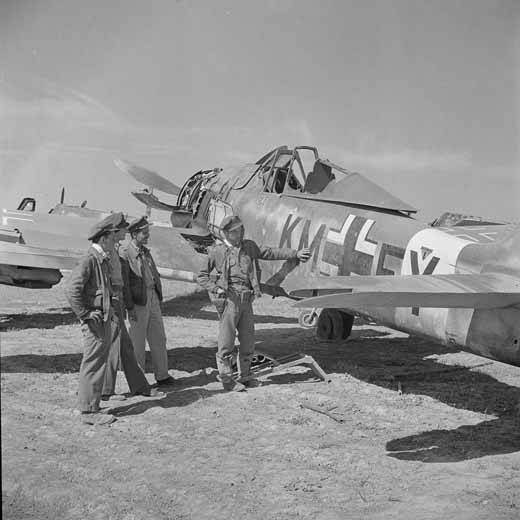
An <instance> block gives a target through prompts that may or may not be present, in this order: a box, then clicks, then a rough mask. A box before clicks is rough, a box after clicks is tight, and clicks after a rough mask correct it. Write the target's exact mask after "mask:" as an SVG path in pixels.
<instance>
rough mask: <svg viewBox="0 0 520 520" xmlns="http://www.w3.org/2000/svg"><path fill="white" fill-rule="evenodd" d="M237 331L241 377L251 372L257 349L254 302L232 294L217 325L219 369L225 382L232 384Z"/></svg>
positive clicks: (238, 361) (238, 363)
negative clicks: (244, 300) (243, 300)
mask: <svg viewBox="0 0 520 520" xmlns="http://www.w3.org/2000/svg"><path fill="white" fill-rule="evenodd" d="M237 331H238V341H239V342H240V346H239V347H238V355H237V365H238V377H239V378H241V377H246V376H248V375H249V371H250V368H251V360H252V359H253V355H254V352H255V325H254V318H253V306H252V303H251V302H250V301H249V302H242V301H241V300H240V298H239V297H238V298H237V297H236V296H234V295H230V296H229V297H228V298H227V300H226V305H225V307H224V310H223V312H222V314H221V315H220V322H219V327H218V347H217V355H216V358H217V368H218V371H219V375H220V379H221V381H222V383H223V384H226V383H231V382H232V377H233V354H234V352H235V338H236V335H237Z"/></svg>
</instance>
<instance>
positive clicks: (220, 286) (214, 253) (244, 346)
mask: <svg viewBox="0 0 520 520" xmlns="http://www.w3.org/2000/svg"><path fill="white" fill-rule="evenodd" d="M221 229H222V232H223V234H224V242H223V243H221V244H217V245H216V246H214V247H213V248H211V249H210V250H209V251H208V262H207V265H206V266H205V267H203V268H202V270H201V271H200V273H199V276H198V282H199V284H200V285H202V287H204V288H205V289H207V290H208V291H209V293H210V298H211V299H212V300H213V301H214V302H215V304H216V306H217V310H218V312H219V316H220V322H219V333H218V351H217V368H218V371H219V375H220V380H221V382H222V386H223V387H224V390H234V391H242V390H245V387H246V386H248V387H251V386H257V384H258V383H257V381H256V380H255V379H250V378H248V376H249V375H250V369H251V360H252V358H253V354H254V350H255V329H254V321H253V307H252V303H253V299H254V298H255V297H257V298H258V297H260V296H261V295H262V293H261V292H260V267H259V265H258V260H288V259H290V258H295V259H296V258H297V259H298V260H299V261H301V262H306V261H307V260H308V259H309V258H310V256H311V253H310V251H309V249H307V248H305V249H301V250H300V251H296V250H295V249H281V248H271V247H263V246H258V245H257V244H256V243H255V242H253V241H252V240H244V226H243V225H242V222H241V220H240V219H239V218H238V217H237V216H228V217H225V218H224V220H223V221H222V224H221ZM213 270H215V271H216V272H217V279H216V280H212V278H211V277H210V275H211V273H212V271H213ZM237 330H238V340H239V341H240V348H239V349H238V358H237V363H238V379H237V380H235V379H233V367H232V359H233V352H234V350H235V337H236V331H237Z"/></svg>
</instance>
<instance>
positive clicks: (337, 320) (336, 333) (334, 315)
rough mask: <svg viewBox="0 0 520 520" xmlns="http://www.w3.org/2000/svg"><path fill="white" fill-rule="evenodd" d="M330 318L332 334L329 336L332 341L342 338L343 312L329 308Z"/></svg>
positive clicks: (343, 328)
mask: <svg viewBox="0 0 520 520" xmlns="http://www.w3.org/2000/svg"><path fill="white" fill-rule="evenodd" d="M329 314H330V319H331V321H332V334H331V338H330V339H332V340H333V341H340V340H342V339H345V338H344V330H345V327H344V325H343V313H342V312H341V311H338V310H336V309H330V310H329Z"/></svg>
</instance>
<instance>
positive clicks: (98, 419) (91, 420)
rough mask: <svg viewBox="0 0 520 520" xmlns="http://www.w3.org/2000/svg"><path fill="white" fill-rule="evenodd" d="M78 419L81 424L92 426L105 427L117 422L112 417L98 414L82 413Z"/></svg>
mask: <svg viewBox="0 0 520 520" xmlns="http://www.w3.org/2000/svg"><path fill="white" fill-rule="evenodd" d="M80 417H81V422H82V423H83V424H92V425H94V426H106V425H108V424H112V423H113V422H115V421H116V420H117V419H116V418H115V417H114V416H113V415H107V414H104V413H99V412H87V413H85V412H83V413H82V414H81V416H80Z"/></svg>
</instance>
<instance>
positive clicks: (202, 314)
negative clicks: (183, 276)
mask: <svg viewBox="0 0 520 520" xmlns="http://www.w3.org/2000/svg"><path fill="white" fill-rule="evenodd" d="M206 306H211V308H212V309H213V306H212V305H211V302H210V300H209V297H208V293H207V291H204V290H200V291H196V292H194V293H190V294H186V295H183V296H178V297H175V298H171V299H169V300H165V301H164V302H163V303H162V305H161V307H162V313H163V316H178V317H181V318H192V319H199V320H218V315H217V311H216V310H205V309H203V307H206ZM255 322H256V323H296V322H297V320H296V318H287V317H285V316H272V315H257V316H255ZM77 323H79V322H78V319H77V318H76V316H75V314H74V313H73V312H72V311H71V310H70V307H58V308H53V309H47V310H46V312H36V313H35V312H31V313H16V314H2V315H0V331H6V330H25V329H54V328H55V327H61V326H65V325H74V324H77Z"/></svg>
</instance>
